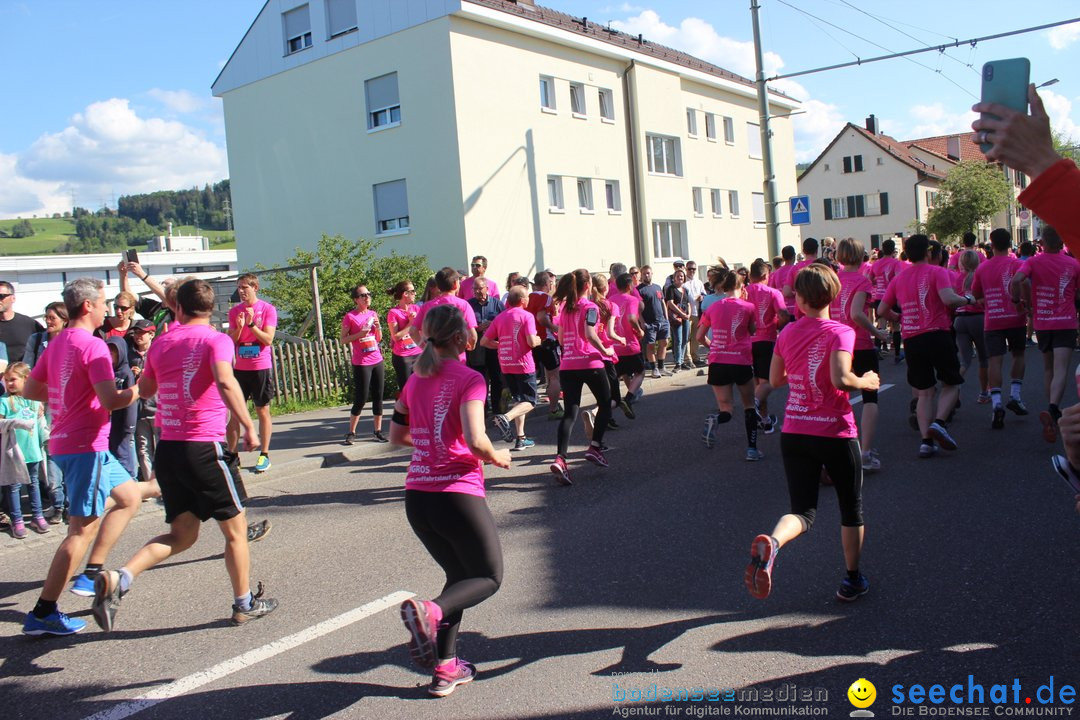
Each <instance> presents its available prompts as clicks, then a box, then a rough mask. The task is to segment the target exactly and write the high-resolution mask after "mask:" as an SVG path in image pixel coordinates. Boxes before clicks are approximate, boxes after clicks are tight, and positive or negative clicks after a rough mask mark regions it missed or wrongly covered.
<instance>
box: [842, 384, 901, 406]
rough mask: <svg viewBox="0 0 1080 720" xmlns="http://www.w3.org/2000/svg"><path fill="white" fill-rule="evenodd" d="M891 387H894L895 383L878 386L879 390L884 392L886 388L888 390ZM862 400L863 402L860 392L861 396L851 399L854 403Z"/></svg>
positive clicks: (856, 403)
mask: <svg viewBox="0 0 1080 720" xmlns="http://www.w3.org/2000/svg"><path fill="white" fill-rule="evenodd" d="M891 387H894V385H893V383H885V384H884V385H882V386H881V387H879V388H878V392H879V393H883V392H885V391H886V390H888V389H889V388H891ZM861 402H862V394H861V393H860V394H859V397H857V398H855V399H854V400H852V401H851V404H852V405H858V404H859V403H861Z"/></svg>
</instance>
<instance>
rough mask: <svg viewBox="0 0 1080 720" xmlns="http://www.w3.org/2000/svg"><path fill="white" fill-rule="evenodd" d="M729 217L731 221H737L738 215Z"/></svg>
mask: <svg viewBox="0 0 1080 720" xmlns="http://www.w3.org/2000/svg"><path fill="white" fill-rule="evenodd" d="M729 217H730V218H731V219H732V220H738V219H739V216H738V215H729Z"/></svg>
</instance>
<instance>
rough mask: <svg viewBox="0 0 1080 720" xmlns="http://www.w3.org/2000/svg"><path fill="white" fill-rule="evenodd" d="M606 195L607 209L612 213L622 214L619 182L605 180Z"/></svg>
mask: <svg viewBox="0 0 1080 720" xmlns="http://www.w3.org/2000/svg"><path fill="white" fill-rule="evenodd" d="M604 195H605V196H606V197H607V209H608V212H610V213H617V212H622V198H621V197H620V196H619V181H618V180H605V181H604Z"/></svg>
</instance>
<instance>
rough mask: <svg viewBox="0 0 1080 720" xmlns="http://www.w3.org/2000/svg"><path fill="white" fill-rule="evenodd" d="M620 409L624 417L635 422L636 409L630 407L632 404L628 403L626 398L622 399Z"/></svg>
mask: <svg viewBox="0 0 1080 720" xmlns="http://www.w3.org/2000/svg"><path fill="white" fill-rule="evenodd" d="M619 409H620V410H622V412H623V415H625V416H626V417H627V418H629V419H630V420H633V419H634V418H636V417H637V416H636V415H634V408H632V407H630V403H628V402H626V398H622V399H621V400H619Z"/></svg>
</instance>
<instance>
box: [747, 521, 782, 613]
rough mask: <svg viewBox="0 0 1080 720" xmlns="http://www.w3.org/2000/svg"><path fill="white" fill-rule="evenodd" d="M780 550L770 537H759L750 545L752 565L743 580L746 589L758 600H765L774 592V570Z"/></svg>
mask: <svg viewBox="0 0 1080 720" xmlns="http://www.w3.org/2000/svg"><path fill="white" fill-rule="evenodd" d="M779 550H780V545H779V543H777V542H776V539H775V538H773V537H771V536H769V535H758V536H757V537H756V538H754V542H752V543H750V564H749V565H747V566H746V574H745V575H744V577H743V580H744V581H745V582H746V589H747V590H749V591H750V594H751V595H753V596H754V597H756V598H757V599H758V600H764V599H765V598H767V597H769V593H770V592H772V569H773V563H774V562H776V553H777V551H779Z"/></svg>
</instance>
